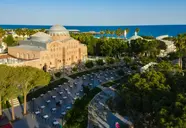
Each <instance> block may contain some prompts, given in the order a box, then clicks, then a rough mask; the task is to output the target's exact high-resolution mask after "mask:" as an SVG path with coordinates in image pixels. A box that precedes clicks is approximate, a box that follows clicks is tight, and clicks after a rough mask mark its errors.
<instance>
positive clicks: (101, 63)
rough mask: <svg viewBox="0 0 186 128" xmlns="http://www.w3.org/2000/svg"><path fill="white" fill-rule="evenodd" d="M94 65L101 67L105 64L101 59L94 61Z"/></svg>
mask: <svg viewBox="0 0 186 128" xmlns="http://www.w3.org/2000/svg"><path fill="white" fill-rule="evenodd" d="M96 64H97V65H100V66H103V65H104V64H105V63H104V61H103V59H98V60H96Z"/></svg>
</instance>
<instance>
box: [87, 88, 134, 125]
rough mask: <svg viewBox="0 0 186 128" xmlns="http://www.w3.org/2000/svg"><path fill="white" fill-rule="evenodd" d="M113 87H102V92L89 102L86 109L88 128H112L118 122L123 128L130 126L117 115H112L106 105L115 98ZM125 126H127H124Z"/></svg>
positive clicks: (129, 123) (128, 122)
mask: <svg viewBox="0 0 186 128" xmlns="http://www.w3.org/2000/svg"><path fill="white" fill-rule="evenodd" d="M114 87H115V85H113V86H112V87H109V88H107V87H102V86H100V88H101V89H102V92H100V93H98V94H97V95H96V96H95V97H94V98H93V99H92V101H91V102H90V104H89V107H88V126H87V127H88V128H94V126H97V127H99V128H114V127H115V123H116V122H119V123H120V124H123V125H124V127H125V126H126V127H127V125H128V126H132V122H130V121H128V120H127V119H125V118H124V117H122V116H121V115H119V114H118V113H112V112H111V110H110V109H109V107H108V105H107V103H106V102H107V100H108V99H109V98H110V97H115V96H116V93H115V88H114ZM126 124H127V125H126Z"/></svg>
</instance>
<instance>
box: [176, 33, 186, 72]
mask: <svg viewBox="0 0 186 128" xmlns="http://www.w3.org/2000/svg"><path fill="white" fill-rule="evenodd" d="M185 44H186V35H185V34H179V35H178V36H177V37H176V39H175V46H176V48H177V53H178V56H179V66H180V67H181V69H182V57H183V55H184V54H185V51H186V45H185Z"/></svg>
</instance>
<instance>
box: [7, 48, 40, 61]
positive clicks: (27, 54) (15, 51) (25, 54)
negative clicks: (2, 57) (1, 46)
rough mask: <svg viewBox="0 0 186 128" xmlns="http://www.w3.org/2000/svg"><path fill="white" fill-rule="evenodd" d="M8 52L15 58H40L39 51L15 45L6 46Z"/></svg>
mask: <svg viewBox="0 0 186 128" xmlns="http://www.w3.org/2000/svg"><path fill="white" fill-rule="evenodd" d="M8 54H9V55H11V56H13V57H15V58H21V59H26V60H31V59H37V58H40V51H31V50H26V49H21V48H17V47H8Z"/></svg>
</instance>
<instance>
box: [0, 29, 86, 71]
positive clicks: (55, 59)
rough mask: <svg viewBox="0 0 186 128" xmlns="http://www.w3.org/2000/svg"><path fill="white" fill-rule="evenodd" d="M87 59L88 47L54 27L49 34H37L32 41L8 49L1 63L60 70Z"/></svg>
mask: <svg viewBox="0 0 186 128" xmlns="http://www.w3.org/2000/svg"><path fill="white" fill-rule="evenodd" d="M86 58H87V46H86V45H84V44H81V43H80V42H79V41H78V40H75V39H73V38H72V37H70V34H69V31H68V30H67V29H66V28H64V27H62V26H60V25H54V26H52V27H51V28H50V29H49V31H48V34H46V33H43V32H38V33H35V34H34V35H32V36H31V37H30V39H27V40H23V41H20V42H19V45H18V46H13V47H8V54H7V55H5V56H4V57H0V63H6V64H8V65H12V66H22V65H23V66H24V65H25V66H32V67H37V68H40V69H45V70H50V69H60V68H62V67H64V66H65V67H66V66H71V65H72V64H76V63H79V62H82V61H85V60H86Z"/></svg>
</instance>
